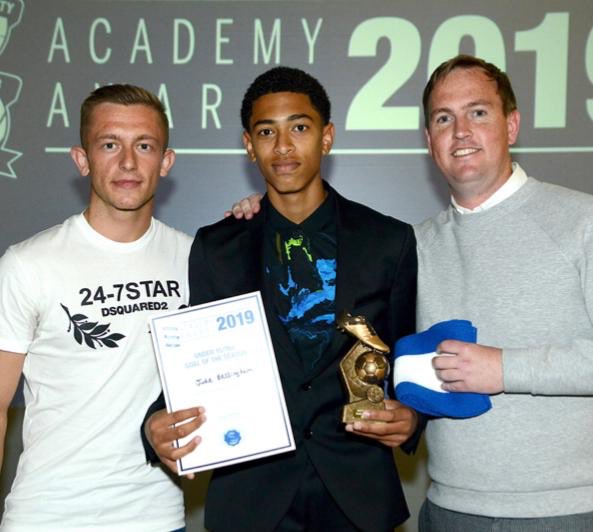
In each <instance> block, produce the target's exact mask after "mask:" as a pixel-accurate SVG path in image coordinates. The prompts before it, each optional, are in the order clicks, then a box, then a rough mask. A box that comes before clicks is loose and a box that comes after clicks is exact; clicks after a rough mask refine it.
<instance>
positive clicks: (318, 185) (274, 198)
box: [267, 179, 327, 224]
mask: <svg viewBox="0 0 593 532" xmlns="http://www.w3.org/2000/svg"><path fill="white" fill-rule="evenodd" d="M267 192H268V198H269V199H270V203H271V204H272V205H273V206H274V208H275V209H276V210H277V211H278V212H279V213H280V214H282V216H284V217H285V218H287V219H288V220H290V221H291V222H292V223H295V224H300V223H301V222H303V221H304V220H306V219H307V218H308V217H309V216H311V214H313V213H314V212H315V211H316V210H317V209H318V208H319V206H320V205H321V204H322V203H323V202H324V201H325V198H326V197H327V191H326V190H325V188H324V186H323V182H322V181H321V179H319V180H317V181H316V182H315V183H313V184H311V186H310V187H308V188H307V189H306V190H303V191H299V192H295V193H288V194H282V193H278V191H276V190H274V189H272V188H271V187H268V191H267Z"/></svg>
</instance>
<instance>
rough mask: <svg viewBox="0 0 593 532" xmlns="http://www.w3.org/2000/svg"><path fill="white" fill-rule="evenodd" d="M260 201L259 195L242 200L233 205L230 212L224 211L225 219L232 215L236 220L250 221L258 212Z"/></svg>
mask: <svg viewBox="0 0 593 532" xmlns="http://www.w3.org/2000/svg"><path fill="white" fill-rule="evenodd" d="M261 199H262V195H261V194H259V193H255V194H251V195H250V196H247V197H246V198H243V199H242V200H241V201H238V202H237V203H233V206H232V207H231V210H230V211H225V213H224V216H225V218H227V217H229V216H231V215H232V216H234V217H235V218H236V219H237V220H240V219H241V218H245V219H246V220H251V218H253V216H254V215H255V214H257V213H258V212H259V211H260V202H261Z"/></svg>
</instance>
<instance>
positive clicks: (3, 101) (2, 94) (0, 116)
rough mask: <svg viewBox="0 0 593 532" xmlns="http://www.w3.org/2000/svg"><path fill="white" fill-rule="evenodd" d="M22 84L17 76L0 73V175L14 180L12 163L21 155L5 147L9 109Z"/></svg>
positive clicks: (8, 125)
mask: <svg viewBox="0 0 593 532" xmlns="http://www.w3.org/2000/svg"><path fill="white" fill-rule="evenodd" d="M22 85H23V82H22V80H21V78H19V77H18V76H13V75H12V74H8V73H6V72H0V175H3V176H6V177H12V178H13V179H16V174H15V173H14V170H13V168H12V163H14V161H16V160H17V159H18V158H19V157H20V156H21V155H22V153H21V152H19V151H15V150H11V149H10V148H8V147H7V146H6V144H7V142H8V137H9V135H10V107H11V106H12V105H13V104H14V103H15V102H16V101H17V100H18V99H19V95H20V93H21V87H22Z"/></svg>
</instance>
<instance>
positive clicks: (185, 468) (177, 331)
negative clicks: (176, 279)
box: [150, 292, 295, 475]
mask: <svg viewBox="0 0 593 532" xmlns="http://www.w3.org/2000/svg"><path fill="white" fill-rule="evenodd" d="M150 329H151V332H152V341H153V344H154V349H155V354H156V359H157V363H158V367H159V372H160V376H161V382H162V385H163V392H164V395H165V402H166V404H167V410H168V411H169V412H172V411H175V410H181V409H184V408H189V407H193V406H203V407H204V408H205V409H206V417H207V420H206V422H205V423H204V424H203V425H202V426H201V427H200V428H199V429H198V430H197V431H195V432H194V433H192V434H191V435H189V436H187V437H185V438H182V439H180V440H178V441H177V445H178V446H181V445H184V444H185V443H187V442H188V441H189V440H190V439H191V438H192V437H195V436H196V435H197V434H199V435H200V436H201V438H202V442H201V443H200V445H198V447H197V448H196V449H195V450H194V451H192V452H191V453H190V454H188V455H187V456H184V457H183V458H181V459H180V460H178V461H177V468H178V471H179V474H180V475H184V474H187V473H191V472H197V471H203V470H207V469H214V468H217V467H223V466H227V465H231V464H237V463H239V462H244V461H247V460H255V459H257V458H263V457H265V456H271V455H274V454H279V453H284V452H287V451H292V450H294V448H295V446H294V438H293V435H292V430H291V427H290V420H289V417H288V413H287V410H286V403H285V401H284V393H283V391H282V384H281V382H280V377H279V375H278V367H277V365H276V357H275V356H274V350H273V348H272V341H271V339H270V331H269V329H268V324H267V321H266V315H265V312H264V307H263V304H262V300H261V295H260V293H259V292H252V293H249V294H243V295H241V296H236V297H231V298H228V299H222V300H220V301H212V302H211V303H206V304H204V305H198V306H195V307H189V308H186V309H182V310H178V311H173V312H166V313H163V314H159V315H156V316H153V317H151V318H150Z"/></svg>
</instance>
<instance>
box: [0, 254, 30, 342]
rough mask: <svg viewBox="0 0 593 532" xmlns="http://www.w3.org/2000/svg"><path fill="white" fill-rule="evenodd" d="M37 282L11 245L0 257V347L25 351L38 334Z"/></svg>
mask: <svg viewBox="0 0 593 532" xmlns="http://www.w3.org/2000/svg"><path fill="white" fill-rule="evenodd" d="M34 293H35V288H34V284H33V282H32V280H31V279H29V278H28V276H27V274H26V272H25V268H24V267H23V264H22V262H21V261H20V260H19V258H18V257H17V255H16V253H15V251H14V250H13V249H12V248H8V250H7V251H6V253H5V254H4V256H3V257H2V258H1V259H0V349H1V350H3V351H12V352H14V353H26V352H27V351H28V349H29V345H30V344H31V341H32V339H33V336H34V334H35V327H36V325H37V312H36V310H35V306H34V304H33V302H32V300H31V295H32V294H34Z"/></svg>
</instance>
